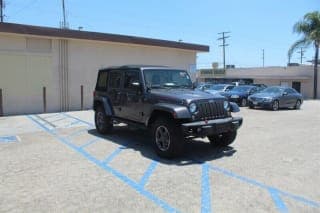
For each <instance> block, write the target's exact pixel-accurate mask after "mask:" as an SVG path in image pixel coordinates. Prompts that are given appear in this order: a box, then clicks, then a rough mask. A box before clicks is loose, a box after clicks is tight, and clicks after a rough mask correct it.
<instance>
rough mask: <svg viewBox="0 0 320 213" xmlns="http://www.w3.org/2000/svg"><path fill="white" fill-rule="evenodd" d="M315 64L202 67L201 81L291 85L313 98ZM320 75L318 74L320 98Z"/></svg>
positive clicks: (305, 96) (200, 72)
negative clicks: (216, 68)
mask: <svg viewBox="0 0 320 213" xmlns="http://www.w3.org/2000/svg"><path fill="white" fill-rule="evenodd" d="M313 74H314V71H313V66H306V65H302V66H289V67H256V68H235V69H227V70H226V71H225V72H224V71H223V70H221V69H220V70H213V69H201V70H199V71H198V80H199V81H200V82H234V81H245V82H248V83H255V84H265V85H267V86H273V85H282V86H290V87H293V88H295V89H296V90H298V91H299V92H301V93H302V95H303V96H304V98H313ZM319 84H320V75H319V74H318V91H317V94H318V98H320V85H319Z"/></svg>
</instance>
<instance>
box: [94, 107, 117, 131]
mask: <svg viewBox="0 0 320 213" xmlns="http://www.w3.org/2000/svg"><path fill="white" fill-rule="evenodd" d="M94 120H95V125H96V129H97V131H98V132H99V133H101V134H107V133H109V132H111V130H112V128H113V124H112V119H111V117H110V116H107V115H106V113H105V111H104V108H103V107H101V106H99V107H98V108H97V110H96V111H95V116H94Z"/></svg>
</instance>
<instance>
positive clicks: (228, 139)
mask: <svg viewBox="0 0 320 213" xmlns="http://www.w3.org/2000/svg"><path fill="white" fill-rule="evenodd" d="M236 137H237V131H231V132H225V133H221V134H215V135H210V136H208V139H209V141H210V143H211V145H214V146H228V145H230V144H231V143H232V142H233V141H234V140H235V139H236Z"/></svg>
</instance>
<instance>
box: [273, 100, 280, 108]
mask: <svg viewBox="0 0 320 213" xmlns="http://www.w3.org/2000/svg"><path fill="white" fill-rule="evenodd" d="M272 110H273V111H277V110H279V101H277V100H275V101H273V103H272Z"/></svg>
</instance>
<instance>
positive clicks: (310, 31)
mask: <svg viewBox="0 0 320 213" xmlns="http://www.w3.org/2000/svg"><path fill="white" fill-rule="evenodd" d="M293 32H294V33H298V34H302V38H301V39H300V40H298V41H296V42H295V43H294V44H293V45H292V46H291V47H290V49H289V51H288V58H289V62H290V58H291V56H292V53H293V52H294V51H295V50H296V49H297V48H300V47H307V46H310V45H312V44H313V46H314V48H315V54H314V76H313V83H314V87H313V98H314V99H316V98H317V80H318V59H319V45H320V12H319V11H314V12H311V13H307V14H305V15H304V17H303V19H302V20H301V21H299V22H297V23H296V24H295V25H294V26H293Z"/></svg>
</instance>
